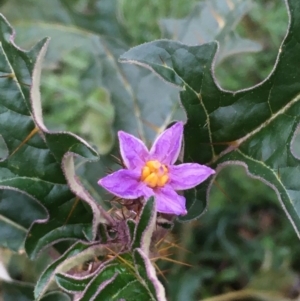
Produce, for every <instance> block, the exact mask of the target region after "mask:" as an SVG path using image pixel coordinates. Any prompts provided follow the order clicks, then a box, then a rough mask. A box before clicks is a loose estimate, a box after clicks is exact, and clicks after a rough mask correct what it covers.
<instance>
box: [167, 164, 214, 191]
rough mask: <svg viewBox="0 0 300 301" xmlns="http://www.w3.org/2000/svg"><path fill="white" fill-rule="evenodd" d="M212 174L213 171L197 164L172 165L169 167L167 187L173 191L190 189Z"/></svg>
mask: <svg viewBox="0 0 300 301" xmlns="http://www.w3.org/2000/svg"><path fill="white" fill-rule="evenodd" d="M214 173H215V171H214V170H213V169H211V168H209V167H207V166H205V165H200V164H197V163H185V164H180V165H172V166H170V167H169V177H170V182H169V185H171V186H172V188H173V189H175V190H185V189H190V188H193V187H195V186H197V185H199V184H200V183H202V182H203V181H205V180H206V179H207V178H208V177H209V176H211V175H212V174H214Z"/></svg>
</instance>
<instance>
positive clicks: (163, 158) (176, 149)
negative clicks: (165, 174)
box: [150, 122, 183, 164]
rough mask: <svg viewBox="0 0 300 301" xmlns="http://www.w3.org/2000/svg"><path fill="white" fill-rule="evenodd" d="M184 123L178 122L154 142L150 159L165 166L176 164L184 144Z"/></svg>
mask: <svg viewBox="0 0 300 301" xmlns="http://www.w3.org/2000/svg"><path fill="white" fill-rule="evenodd" d="M182 135H183V123H182V122H177V123H175V124H174V125H173V126H171V127H170V128H169V129H167V130H165V131H164V132H162V133H161V134H160V135H159V136H158V137H157V139H156V140H155V141H154V143H153V145H152V148H151V150H150V157H151V158H152V159H156V160H158V161H160V162H161V163H164V164H174V163H175V161H176V160H177V158H178V156H179V153H180V150H181V144H182Z"/></svg>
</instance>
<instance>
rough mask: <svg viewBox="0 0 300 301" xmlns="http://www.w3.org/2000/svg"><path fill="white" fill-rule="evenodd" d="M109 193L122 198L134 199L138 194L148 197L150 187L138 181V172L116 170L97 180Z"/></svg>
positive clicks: (151, 192)
mask: <svg viewBox="0 0 300 301" xmlns="http://www.w3.org/2000/svg"><path fill="white" fill-rule="evenodd" d="M98 184H99V185H101V186H103V187H104V188H105V189H106V190H108V191H109V192H110V193H112V194H114V195H116V196H118V197H121V198H124V199H136V198H138V197H140V196H146V197H150V196H151V195H153V191H152V189H150V188H149V187H147V186H146V184H144V183H143V182H140V172H139V171H134V170H128V169H121V170H118V171H116V172H114V173H112V174H110V175H108V176H106V177H105V178H102V179H100V180H99V181H98Z"/></svg>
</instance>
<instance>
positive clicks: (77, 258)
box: [34, 242, 107, 300]
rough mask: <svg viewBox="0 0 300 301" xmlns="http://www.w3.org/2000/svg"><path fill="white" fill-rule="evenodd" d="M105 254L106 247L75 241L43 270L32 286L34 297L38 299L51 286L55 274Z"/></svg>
mask: <svg viewBox="0 0 300 301" xmlns="http://www.w3.org/2000/svg"><path fill="white" fill-rule="evenodd" d="M106 254H107V249H106V248H105V247H103V246H101V245H99V244H97V245H89V244H86V243H82V242H77V243H75V244H74V245H73V246H72V247H71V248H70V249H68V250H67V251H66V252H65V253H64V254H63V255H62V256H61V257H59V258H58V259H57V260H55V261H54V262H53V263H51V264H50V265H49V266H48V267H47V268H46V269H45V270H44V271H43V273H42V274H41V276H40V278H39V280H38V281H37V283H36V286H35V288H34V296H35V298H36V299H38V300H40V298H41V297H42V296H43V295H44V294H45V292H46V291H47V290H48V289H49V288H50V287H52V286H53V284H54V281H55V274H58V273H63V272H67V271H69V270H71V269H72V268H73V267H76V266H78V265H80V264H81V263H84V262H86V261H88V260H90V259H93V258H95V257H97V256H104V255H106Z"/></svg>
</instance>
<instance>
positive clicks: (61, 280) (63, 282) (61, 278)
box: [55, 273, 94, 293]
mask: <svg viewBox="0 0 300 301" xmlns="http://www.w3.org/2000/svg"><path fill="white" fill-rule="evenodd" d="M93 276H94V275H89V276H87V277H85V278H83V277H82V278H75V277H72V276H70V275H67V274H61V273H58V274H56V275H55V280H56V283H57V284H58V285H59V286H60V287H61V288H62V289H64V290H65V291H67V292H72V293H74V292H82V291H83V290H84V289H85V288H86V286H87V284H88V283H89V282H90V281H91V278H92V277H93Z"/></svg>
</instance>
